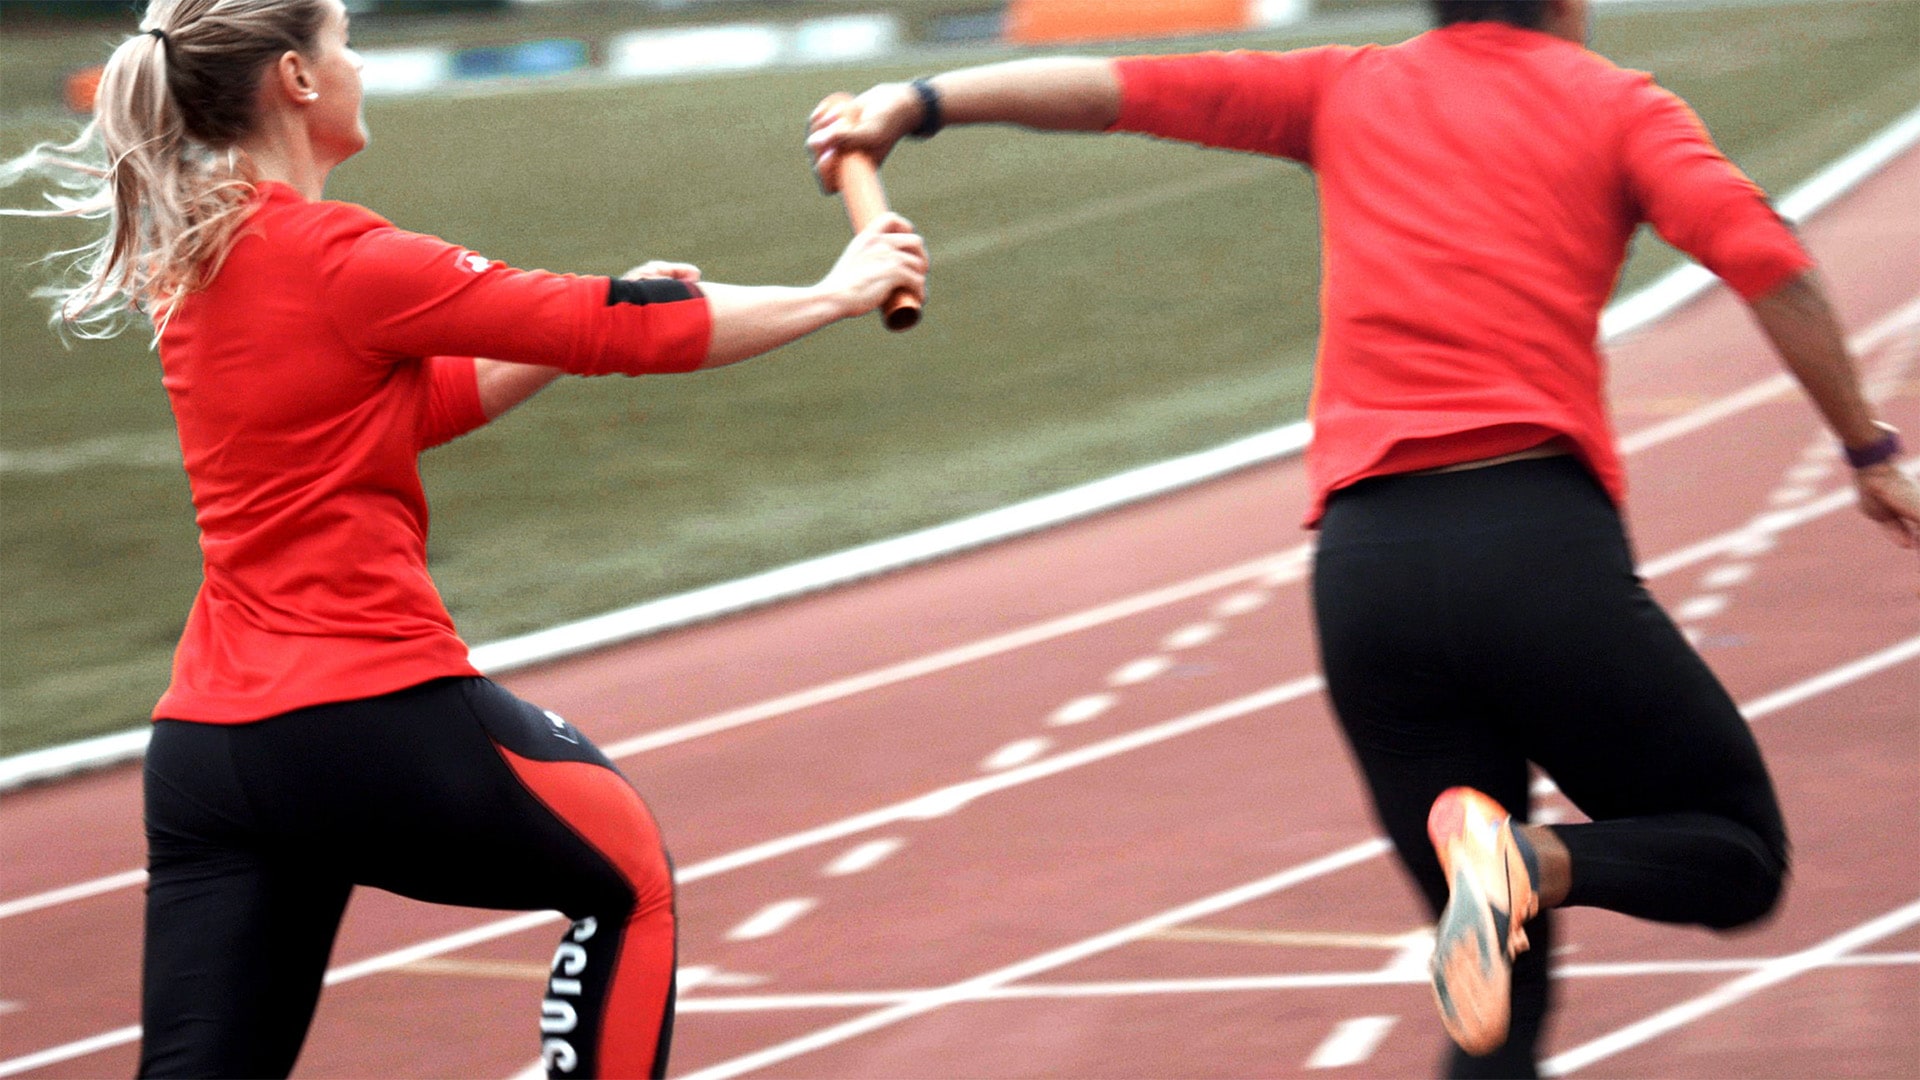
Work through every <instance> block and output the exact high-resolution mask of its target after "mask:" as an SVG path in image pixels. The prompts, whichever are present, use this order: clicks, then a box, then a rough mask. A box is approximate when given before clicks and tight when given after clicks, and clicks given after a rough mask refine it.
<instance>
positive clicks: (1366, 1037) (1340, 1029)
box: [1307, 1016, 1400, 1069]
mask: <svg viewBox="0 0 1920 1080" xmlns="http://www.w3.org/2000/svg"><path fill="white" fill-rule="evenodd" d="M1399 1019H1400V1018H1399V1017H1397V1016H1356V1017H1354V1018H1353V1019H1351V1020H1342V1021H1340V1023H1339V1024H1337V1025H1335V1026H1334V1029H1333V1033H1332V1034H1330V1035H1328V1036H1327V1038H1326V1041H1324V1042H1322V1043H1321V1044H1320V1045H1319V1047H1318V1048H1317V1049H1315V1050H1314V1052H1313V1056H1312V1057H1309V1058H1308V1059H1307V1068H1309V1069H1344V1068H1346V1067H1347V1066H1349V1065H1358V1064H1360V1063H1361V1062H1363V1061H1366V1060H1367V1059H1368V1058H1370V1057H1372V1056H1373V1052H1374V1051H1375V1050H1378V1049H1379V1048H1380V1043H1381V1042H1382V1041H1384V1040H1385V1039H1386V1037H1387V1032H1389V1031H1392V1030H1393V1025H1394V1024H1395V1022H1397V1021H1398V1020H1399Z"/></svg>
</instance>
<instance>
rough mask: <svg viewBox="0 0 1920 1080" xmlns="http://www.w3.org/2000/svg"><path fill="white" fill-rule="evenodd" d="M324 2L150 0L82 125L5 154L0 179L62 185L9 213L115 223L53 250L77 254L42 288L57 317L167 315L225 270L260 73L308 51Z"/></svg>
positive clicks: (59, 321) (247, 196) (246, 195)
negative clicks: (41, 178)
mask: <svg viewBox="0 0 1920 1080" xmlns="http://www.w3.org/2000/svg"><path fill="white" fill-rule="evenodd" d="M326 15H327V9H326V7H325V6H324V5H323V4H322V2H321V0H153V2H152V3H151V4H150V5H149V6H148V8H147V13H146V16H145V18H143V19H142V20H141V23H140V30H141V33H140V34H139V35H138V36H136V37H132V38H129V39H127V40H126V41H124V42H122V43H121V44H120V47H119V48H117V49H115V50H114V51H113V56H112V57H111V58H110V59H108V61H107V64H106V68H105V69H104V70H103V71H102V73H101V76H100V87H99V91H98V93H97V94H96V96H95V99H94V110H93V121H92V122H91V123H89V124H88V125H87V126H86V128H85V130H83V131H81V133H80V135H79V137H78V138H76V139H74V140H73V141H72V142H70V143H66V144H64V145H56V144H54V143H42V144H40V145H39V146H36V147H34V148H33V149H32V150H29V151H28V152H27V153H25V154H23V155H21V156H20V157H18V158H15V159H14V160H12V161H9V162H7V163H5V164H4V165H0V186H5V185H9V184H12V183H14V182H16V181H18V180H19V179H20V178H22V177H23V176H27V175H29V174H44V175H46V176H48V177H49V178H51V179H52V180H53V181H54V182H55V183H56V184H58V185H59V186H60V187H62V188H64V189H65V191H64V192H63V193H55V192H49V193H48V194H47V196H46V199H47V201H48V202H49V203H51V204H52V208H51V209H44V210H21V209H12V208H7V209H4V210H0V213H7V214H17V215H24V216H29V217H78V218H85V219H88V220H98V219H100V218H105V219H106V220H107V231H106V234H105V235H104V236H102V237H100V238H99V239H97V240H94V241H92V242H90V243H87V244H84V245H82V246H80V247H78V248H74V249H72V250H68V251H59V252H54V253H53V256H52V257H55V258H57V257H59V256H62V255H71V256H74V257H75V258H74V261H73V264H72V269H73V274H74V277H75V278H77V280H76V281H73V282H70V283H66V284H61V285H56V286H53V287H50V288H46V289H42V290H40V291H39V293H38V294H37V295H41V296H47V297H51V298H52V299H53V301H54V305H53V318H52V321H53V323H54V324H55V325H56V326H59V327H62V328H64V329H65V330H67V331H69V332H71V333H74V334H76V335H78V336H80V337H86V338H100V337H111V336H113V335H114V334H117V333H119V332H120V330H121V329H123V328H124V327H125V326H126V325H127V323H128V322H129V321H130V319H131V317H132V316H134V315H135V313H145V314H146V315H147V316H149V317H151V318H153V319H154V321H155V324H156V326H158V325H163V324H164V322H165V320H166V317H167V314H168V312H169V311H170V309H171V308H172V305H173V304H174V303H175V302H176V301H177V300H179V298H180V297H181V296H183V295H185V294H186V293H189V292H192V291H194V290H195V289H198V288H200V287H202V286H204V285H205V284H206V283H207V282H209V281H211V280H212V278H213V276H214V274H216V273H218V272H219V270H220V264H221V262H222V261H223V260H224V259H225V258H226V255H227V252H228V250H230V249H231V248H232V246H233V242H234V240H235V239H236V238H237V236H238V233H239V229H240V226H241V224H242V223H243V221H244V220H245V218H246V215H247V208H248V205H249V203H250V200H251V199H252V196H253V185H252V184H250V183H249V182H248V181H247V179H246V177H245V176H244V175H243V174H242V171H241V167H240V161H239V156H240V155H239V153H238V150H237V144H238V143H239V141H240V140H242V139H244V138H245V137H246V136H247V135H249V134H251V132H252V130H253V125H254V123H255V122H256V117H255V114H254V102H255V96H256V91H257V89H258V87H259V84H260V78H261V75H262V73H264V72H265V71H266V70H267V68H269V67H270V66H271V65H272V64H273V63H274V62H275V61H276V60H277V59H278V58H279V57H280V56H282V55H283V54H285V53H286V52H288V51H293V52H298V53H301V54H304V55H311V54H312V51H313V48H314V45H315V42H316V39H317V38H318V35H319V32H320V28H321V26H322V24H323V23H324V21H325V19H326Z"/></svg>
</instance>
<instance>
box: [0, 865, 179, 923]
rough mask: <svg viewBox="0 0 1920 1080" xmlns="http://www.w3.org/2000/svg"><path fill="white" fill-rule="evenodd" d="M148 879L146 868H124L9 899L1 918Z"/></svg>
mask: <svg viewBox="0 0 1920 1080" xmlns="http://www.w3.org/2000/svg"><path fill="white" fill-rule="evenodd" d="M146 880H147V872H146V871H145V870H123V871H121V872H120V873H118V874H108V875H107V876H106V877H97V878H94V879H93V880H92V881H83V882H80V883H79V884H78V885H68V886H66V887H65V888H60V889H50V890H48V891H46V892H43V893H34V894H33V895H32V896H22V897H20V898H19V899H17V900H8V901H7V902H6V903H3V904H0V919H8V918H12V917H13V916H15V915H25V914H26V913H27V912H29V911H39V910H40V909H41V908H50V907H53V906H55V905H58V904H65V903H70V902H72V901H74V900H84V899H86V898H87V897H89V896H98V895H100V894H101V893H105V892H113V891H114V890H115V889H125V888H130V887H132V886H134V885H140V884H144V883H145V882H146Z"/></svg>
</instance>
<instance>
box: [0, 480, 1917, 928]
mask: <svg viewBox="0 0 1920 1080" xmlns="http://www.w3.org/2000/svg"><path fill="white" fill-rule="evenodd" d="M1903 469H1904V470H1905V471H1906V472H1907V474H1908V475H1920V461H1913V462H1909V463H1907V464H1906V465H1904V466H1903ZM1853 501H1854V493H1853V489H1852V488H1842V489H1840V490H1837V491H1833V492H1831V493H1829V494H1828V495H1827V496H1826V497H1824V498H1822V499H1820V500H1818V501H1816V502H1814V503H1810V504H1808V505H1806V506H1803V507H1800V508H1799V509H1797V510H1794V511H1791V512H1785V513H1772V514H1766V515H1762V517H1761V518H1757V519H1755V520H1754V521H1753V522H1749V523H1748V524H1746V525H1743V526H1740V527H1739V528H1736V529H1731V530H1729V531H1727V532H1724V533H1721V534H1720V535H1718V536H1714V537H1709V538H1708V539H1706V540H1702V541H1700V542H1699V543H1696V544H1692V545H1689V546H1688V547H1685V548H1682V549H1680V550H1679V551H1675V552H1671V553H1669V554H1667V555H1665V556H1662V557H1661V558H1658V559H1654V560H1652V561H1650V562H1645V563H1642V564H1641V565H1640V567H1639V572H1640V574H1641V575H1642V576H1643V577H1645V578H1647V579H1648V580H1650V581H1651V580H1653V579H1656V578H1660V577H1664V576H1666V575H1667V574H1670V573H1673V572H1674V571H1676V570H1681V569H1684V568H1686V567H1689V566H1693V565H1695V564H1697V563H1702V562H1706V561H1707V560H1709V559H1712V558H1714V557H1716V556H1718V555H1722V554H1738V555H1755V554H1758V553H1761V552H1764V551H1766V550H1768V549H1769V548H1771V547H1773V545H1774V537H1775V535H1776V534H1777V533H1778V532H1779V531H1783V530H1785V529H1789V528H1793V527H1796V526H1799V525H1803V524H1806V523H1807V522H1809V521H1813V520H1816V519H1818V518H1820V517H1823V516H1825V515H1827V514H1830V513H1832V512H1834V511H1836V510H1839V509H1841V508H1843V507H1847V506H1851V505H1852V504H1853ZM1869 540H1871V537H1869ZM1307 552H1308V548H1307V546H1306V545H1304V544H1303V545H1300V546H1299V547H1295V548H1291V549H1289V550H1287V551H1285V552H1281V553H1279V554H1276V555H1271V556H1267V557H1265V558H1262V559H1256V560H1253V561H1252V562H1248V563H1242V564H1241V565H1239V566H1236V567H1232V568H1229V569H1227V570H1222V571H1219V572H1217V573H1213V574H1207V575H1204V576H1202V577H1198V578H1193V579H1191V580H1189V581H1185V582H1181V583H1178V584H1175V585H1170V586H1167V587H1166V588H1163V589H1157V590H1154V591H1152V592H1148V593H1142V594H1139V595H1138V596H1133V597H1129V598H1127V599H1125V600H1121V601H1116V602H1115V603H1113V604H1108V605H1104V606H1102V607H1098V608H1092V609H1089V610H1087V611H1084V612H1079V613H1077V614H1074V615H1069V616H1065V617H1063V618H1060V619H1056V620H1053V621H1051V622H1046V623H1039V624H1036V625H1034V626H1030V627H1027V628H1025V629H1022V630H1016V631H1013V632H1011V633H1008V634H1003V635H1000V636H998V637H993V638H987V639H984V640H982V641H978V642H974V643H972V644H969V645H963V646H960V647H958V648H954V649H949V650H947V651H946V652H942V653H936V654H934V655H932V656H927V657H923V658H921V659H919V660H912V661H907V662H905V663H901V664H896V665H893V666H892V667H886V668H880V669H877V670H875V671H871V672H867V673H865V674H863V675H857V676H853V677H851V678H848V679H842V680H840V681H838V682H832V683H826V684H823V685H821V686H816V687H813V688H811V689H808V690H803V691H800V692H798V693H794V694H788V695H786V696H784V697H779V698H774V699H772V700H769V701H764V702H761V703H759V704H757V705H750V706H747V707H745V708H741V709H735V710H733V711H731V712H725V713H720V714H717V715H715V716H711V717H708V718H706V719H704V720H695V721H692V722H690V723H687V724H682V725H680V726H678V727H673V728H667V729H665V730H663V731H658V732H654V733H652V734H649V735H643V736H640V737H639V738H637V739H629V740H627V741H625V742H621V743H614V744H612V745H611V746H609V747H605V748H603V749H605V750H607V753H608V756H609V757H629V756H632V755H634V754H639V753H644V752H646V751H649V750H654V749H658V748H660V747H662V746H670V745H673V744H675V743H680V742H686V741H688V740H690V739H695V738H699V737H701V736H703V735H709V734H713V733H715V732H718V731H725V730H727V729H729V728H734V727H739V726H742V725H744V724H750V723H756V722H758V721H760V720H765V719H768V718H769V717H773V716H779V715H782V714H784V713H788V712H793V711H796V710H799V709H803V708H809V707H811V706H813V705H818V704H821V703H823V702H828V701H835V700H838V699H840V698H844V697H850V696H852V695H854V694H858V693H861V692H863V691H866V690H871V689H876V688H878V687H882V686H889V685H892V684H894V683H898V682H904V681H906V680H907V679H911V678H915V677H917V676H919V675H923V674H928V673H930V672H933V671H940V670H944V669H946V668H951V667H957V666H959V665H961V664H965V663H969V662H971V661H973V660H977V659H981V658H983V657H986V656H994V655H998V654H1000V653H1003V652H1008V651H1010V650H1012V649H1017V648H1021V647H1023V646H1024V645H1029V644H1034V643H1036V642H1040V641H1046V640H1051V639H1052V638H1056V637H1060V636H1063V635H1065V634H1070V633H1073V632H1075V631H1076V630H1082V629H1087V628H1089V627H1092V626H1099V625H1103V624H1105V623H1109V622H1113V621H1116V620H1118V619H1122V618H1125V617H1127V616H1129V615H1133V614H1137V613H1139V612H1142V611H1150V610H1153V609H1154V608H1157V607H1164V606H1166V605H1168V604H1173V603H1178V602H1180V601H1182V600H1188V599H1192V598H1193V597H1195V596H1200V595H1204V594H1206V593H1208V592H1213V591H1217V590H1218V589H1221V588H1226V587H1228V586H1231V585H1233V584H1235V583H1237V582H1240V581H1244V580H1246V579H1247V578H1249V577H1257V576H1259V574H1260V573H1261V572H1262V568H1263V567H1264V566H1266V565H1268V564H1270V563H1275V562H1282V563H1284V562H1289V561H1292V560H1296V559H1299V560H1304V559H1305V558H1306V555H1307ZM1261 595H1262V594H1259V593H1237V594H1234V596H1230V597H1228V598H1227V600H1226V601H1222V602H1221V603H1222V605H1224V604H1226V603H1228V602H1230V601H1233V600H1234V599H1235V598H1236V597H1252V596H1261ZM1256 606H1257V605H1256ZM1783 692H1784V691H1783ZM1055 715H1059V714H1058V713H1056V714H1055ZM939 797H940V793H938V792H936V793H933V794H932V795H928V796H925V797H924V798H926V799H928V800H937V799H938V798H939ZM932 806H933V803H932V802H929V803H927V804H926V807H925V808H924V809H931V808H932ZM951 809H954V807H949V808H948V810H949V811H950V810H951ZM906 816H907V817H909V818H911V817H913V816H914V815H911V814H909V815H906ZM145 873H146V872H145V871H143V870H129V871H125V872H124V873H121V874H115V875H112V876H111V877H107V878H100V879H98V880H96V881H93V882H82V883H81V884H79V885H71V886H67V887H66V888H65V889H54V890H52V891H51V892H46V893H37V894H34V895H32V896H25V897H20V898H18V899H16V900H11V901H7V902H6V904H5V905H0V907H12V906H15V905H21V910H23V911H30V910H34V909H36V908H40V907H47V906H50V905H51V904H57V903H61V902H63V901H62V900H60V899H57V898H56V899H52V900H48V899H47V898H48V897H52V896H55V895H56V894H58V893H62V892H65V891H66V889H75V890H91V889H93V887H94V886H97V885H100V884H101V883H104V882H109V881H111V882H115V884H111V885H106V886H105V887H104V888H103V889H98V890H94V891H106V890H108V889H114V888H122V887H125V886H127V885H133V884H137V883H139V882H141V881H144V880H146V878H145ZM136 875H138V876H136ZM93 894H94V893H93V891H82V892H81V893H79V894H78V895H80V896H90V895H93ZM13 913H14V912H7V914H13Z"/></svg>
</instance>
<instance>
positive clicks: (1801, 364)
mask: <svg viewBox="0 0 1920 1080" xmlns="http://www.w3.org/2000/svg"><path fill="white" fill-rule="evenodd" d="M1749 305H1750V306H1751V307H1752V309H1753V314H1754V317H1755V318H1757V319H1758V320H1759V321H1760V326H1761V328H1762V329H1763V330H1765V331H1766V334H1767V337H1768V338H1770V339H1772V341H1773V345H1774V348H1776V349H1778V350H1779V352H1780V357H1781V359H1782V360H1783V361H1785V363H1786V366H1787V369H1788V370H1789V371H1791V372H1793V376H1794V378H1796V379H1798V380H1799V381H1800V385H1801V386H1803V387H1805V388H1806V391H1807V396H1808V397H1810V398H1812V399H1813V403H1814V406H1815V407H1816V408H1818V409H1819V410H1820V415H1821V416H1823V417H1825V418H1826V421H1827V425H1828V426H1829V427H1831V428H1832V429H1833V432H1834V434H1835V435H1837V436H1839V438H1840V442H1841V443H1842V444H1843V445H1844V446H1846V447H1847V448H1848V449H1849V450H1852V451H1856V452H1859V451H1870V450H1873V449H1874V448H1876V447H1881V448H1884V447H1885V446H1886V445H1887V444H1886V443H1885V441H1884V440H1886V439H1887V438H1888V437H1889V436H1890V435H1891V434H1892V429H1891V428H1890V427H1888V426H1885V425H1883V424H1880V423H1879V422H1877V421H1876V420H1875V419H1874V412H1873V407H1872V405H1870V404H1868V402H1867V399H1866V395H1865V394H1863V393H1862V392H1861V389H1860V378H1859V375H1858V374H1857V373H1856V372H1855V370H1854V365H1853V360H1852V358H1851V357H1849V356H1848V355H1847V346H1846V340H1845V338H1844V337H1842V335H1841V332H1840V324H1839V321H1838V320H1837V319H1835V318H1834V314H1833V308H1832V306H1831V305H1830V304H1829V303H1828V302H1827V297H1826V294H1825V292H1824V291H1823V290H1822V289H1821V287H1820V282H1819V279H1818V278H1817V277H1816V276H1815V275H1814V273H1813V271H1811V270H1809V271H1807V272H1806V273H1803V274H1801V275H1799V276H1798V277H1795V278H1793V279H1791V280H1789V281H1788V282H1787V283H1786V284H1784V285H1782V286H1780V287H1779V288H1776V289H1774V290H1773V291H1771V292H1769V293H1767V294H1766V295H1764V296H1760V297H1757V298H1755V299H1753V300H1751V301H1749ZM1853 482H1854V486H1855V488H1856V489H1858V491H1859V494H1860V510H1861V512H1862V513H1864V514H1866V515H1867V516H1868V517H1869V518H1872V519H1873V520H1874V521H1876V522H1879V523H1880V524H1881V525H1882V526H1883V527H1885V528H1886V530H1887V532H1888V533H1889V534H1890V535H1891V536H1892V537H1893V540H1894V542H1895V543H1897V544H1899V545H1900V546H1901V547H1904V548H1920V486H1917V485H1915V483H1914V481H1913V480H1912V479H1911V478H1910V477H1908V476H1907V475H1906V474H1905V473H1903V472H1901V471H1900V469H1899V468H1897V467H1896V464H1895V462H1894V461H1893V460H1891V459H1888V460H1884V461H1879V462H1876V463H1874V464H1871V465H1868V466H1866V467H1865V468H1858V469H1855V470H1854V471H1853Z"/></svg>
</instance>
